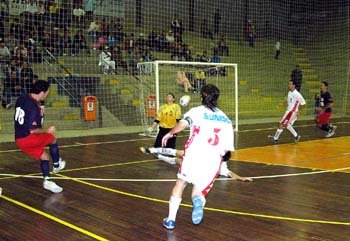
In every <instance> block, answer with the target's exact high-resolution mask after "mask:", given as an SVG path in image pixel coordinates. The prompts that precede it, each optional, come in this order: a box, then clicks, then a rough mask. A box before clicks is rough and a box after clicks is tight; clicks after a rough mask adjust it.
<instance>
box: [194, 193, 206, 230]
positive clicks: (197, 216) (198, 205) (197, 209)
mask: <svg viewBox="0 0 350 241" xmlns="http://www.w3.org/2000/svg"><path fill="white" fill-rule="evenodd" d="M192 202H193V210H192V223H193V224H195V225H198V224H200V223H201V222H202V221H203V215H204V211H203V208H204V207H203V200H202V198H201V197H200V196H194V197H193V199H192Z"/></svg>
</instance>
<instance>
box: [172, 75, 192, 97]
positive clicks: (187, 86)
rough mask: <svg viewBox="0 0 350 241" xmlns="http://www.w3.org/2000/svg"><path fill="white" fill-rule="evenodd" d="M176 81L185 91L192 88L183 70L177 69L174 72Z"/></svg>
mask: <svg viewBox="0 0 350 241" xmlns="http://www.w3.org/2000/svg"><path fill="white" fill-rule="evenodd" d="M176 83H177V84H178V85H181V86H183V87H184V91H185V93H187V92H188V91H189V90H192V89H193V87H192V85H191V82H190V81H189V80H188V78H187V77H186V73H185V71H178V72H177V74H176Z"/></svg>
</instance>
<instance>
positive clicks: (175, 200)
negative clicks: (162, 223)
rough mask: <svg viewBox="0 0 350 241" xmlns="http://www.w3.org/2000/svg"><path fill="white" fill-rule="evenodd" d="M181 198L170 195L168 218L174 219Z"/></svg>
mask: <svg viewBox="0 0 350 241" xmlns="http://www.w3.org/2000/svg"><path fill="white" fill-rule="evenodd" d="M181 200H182V199H181V198H179V197H174V196H171V197H170V200H169V215H168V219H169V220H173V221H175V219H176V214H177V210H179V207H180V203H181Z"/></svg>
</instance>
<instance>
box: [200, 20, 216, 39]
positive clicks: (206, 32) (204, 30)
mask: <svg viewBox="0 0 350 241" xmlns="http://www.w3.org/2000/svg"><path fill="white" fill-rule="evenodd" d="M200 35H201V37H202V38H210V39H213V38H214V37H213V33H212V32H211V31H210V29H209V24H208V20H207V19H205V18H204V19H203V20H202V23H201V26H200Z"/></svg>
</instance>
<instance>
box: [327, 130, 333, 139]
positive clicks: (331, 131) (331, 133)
mask: <svg viewBox="0 0 350 241" xmlns="http://www.w3.org/2000/svg"><path fill="white" fill-rule="evenodd" d="M334 134H335V132H334V129H331V130H330V131H328V133H327V135H326V136H325V137H326V138H329V137H332V136H334Z"/></svg>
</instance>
